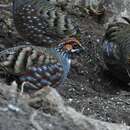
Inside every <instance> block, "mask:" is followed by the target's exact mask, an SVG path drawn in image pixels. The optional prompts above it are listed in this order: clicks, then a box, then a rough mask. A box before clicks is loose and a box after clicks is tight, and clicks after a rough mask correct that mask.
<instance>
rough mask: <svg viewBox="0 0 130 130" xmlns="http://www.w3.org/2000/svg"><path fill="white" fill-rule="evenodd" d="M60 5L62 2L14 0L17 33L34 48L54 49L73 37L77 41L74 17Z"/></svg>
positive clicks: (61, 0)
mask: <svg viewBox="0 0 130 130" xmlns="http://www.w3.org/2000/svg"><path fill="white" fill-rule="evenodd" d="M60 3H61V4H63V3H64V0H14V2H13V17H14V23H15V27H16V29H17V31H18V32H19V33H20V35H21V36H22V37H23V38H24V39H26V40H27V41H29V42H31V43H32V44H33V45H35V46H44V47H56V46H57V45H58V44H59V43H61V42H64V41H67V40H70V39H71V38H73V37H74V38H76V39H78V40H79V37H80V30H79V27H78V25H77V24H76V17H74V16H71V15H70V14H69V13H68V12H67V11H66V10H64V9H62V8H61V7H60ZM63 5H64V4H63Z"/></svg>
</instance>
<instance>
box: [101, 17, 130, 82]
mask: <svg viewBox="0 0 130 130" xmlns="http://www.w3.org/2000/svg"><path fill="white" fill-rule="evenodd" d="M123 19H124V20H125V21H126V23H125V22H116V23H113V24H110V25H109V26H108V28H107V30H106V34H105V36H104V40H103V43H102V49H103V57H104V61H105V64H106V66H107V67H108V69H109V71H110V72H111V73H112V74H113V75H114V76H115V77H116V78H118V79H120V80H121V81H124V82H125V83H129V82H130V20H129V19H128V18H126V17H123Z"/></svg>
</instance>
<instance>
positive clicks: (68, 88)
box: [0, 4, 130, 125]
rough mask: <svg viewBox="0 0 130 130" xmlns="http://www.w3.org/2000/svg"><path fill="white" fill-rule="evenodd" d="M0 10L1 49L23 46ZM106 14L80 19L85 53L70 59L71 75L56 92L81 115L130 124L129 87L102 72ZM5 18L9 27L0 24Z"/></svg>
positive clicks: (5, 13) (22, 42) (5, 15)
mask: <svg viewBox="0 0 130 130" xmlns="http://www.w3.org/2000/svg"><path fill="white" fill-rule="evenodd" d="M113 6H114V4H113ZM107 9H108V8H107ZM0 11H1V14H2V15H0V20H1V22H0V46H1V49H4V48H8V47H11V46H15V45H17V44H24V43H25V42H24V40H23V39H21V38H20V37H19V35H18V34H17V33H16V32H15V31H14V29H13V28H12V27H13V25H12V24H11V25H10V23H11V20H8V18H6V17H7V14H8V13H7V12H4V13H2V12H3V11H2V10H0ZM107 11H108V12H106V15H105V17H103V18H98V17H96V16H90V15H88V14H86V15H85V17H81V18H80V21H81V22H80V28H81V30H82V45H83V46H84V47H85V52H83V53H82V54H80V55H79V56H77V57H76V58H74V60H73V64H72V69H71V72H70V74H69V76H68V79H67V80H66V82H65V83H64V85H63V86H62V87H61V88H60V92H61V95H62V96H63V97H64V99H65V103H66V104H68V105H70V106H72V107H73V108H75V109H76V110H77V111H79V112H81V113H83V114H84V115H87V116H89V117H91V118H94V119H99V120H102V121H107V122H112V123H121V124H126V125H130V87H129V86H127V85H125V84H124V83H122V82H121V81H118V80H117V79H115V78H114V77H112V76H111V75H109V74H108V73H106V72H104V70H103V67H104V63H103V59H102V55H101V53H100V46H101V41H102V37H103V35H104V32H105V27H106V23H107V22H108V21H107V16H109V17H110V16H112V11H110V10H109V9H108V10H107ZM9 17H10V14H9ZM5 19H6V21H7V25H9V27H8V26H6V25H5V24H4V22H2V20H5ZM104 19H105V20H106V21H107V22H106V21H105V20H104ZM109 20H110V19H109ZM104 23H105V24H104Z"/></svg>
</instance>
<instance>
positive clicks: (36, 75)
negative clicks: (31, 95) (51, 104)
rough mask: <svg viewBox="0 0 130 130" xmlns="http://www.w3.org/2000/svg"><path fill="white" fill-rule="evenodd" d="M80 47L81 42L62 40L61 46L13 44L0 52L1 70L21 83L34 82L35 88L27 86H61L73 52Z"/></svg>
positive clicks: (26, 88) (38, 87) (36, 87)
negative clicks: (13, 45)
mask: <svg viewBox="0 0 130 130" xmlns="http://www.w3.org/2000/svg"><path fill="white" fill-rule="evenodd" d="M80 49H81V48H80V44H77V43H75V42H74V43H73V44H72V42H68V43H61V44H59V46H58V47H57V48H45V47H38V46H31V45H22V46H17V47H13V48H9V49H7V50H4V51H2V52H0V69H1V71H0V72H1V74H4V75H5V76H7V75H9V78H11V77H12V80H16V81H17V82H18V83H19V84H21V83H23V82H28V83H30V84H31V88H30V87H29V88H28V87H25V90H29V89H30V90H39V89H41V88H43V87H45V86H51V87H58V86H59V85H61V84H62V83H63V81H64V80H65V79H66V77H67V74H68V72H69V69H70V63H71V54H72V53H75V52H78V51H80ZM32 86H33V87H32Z"/></svg>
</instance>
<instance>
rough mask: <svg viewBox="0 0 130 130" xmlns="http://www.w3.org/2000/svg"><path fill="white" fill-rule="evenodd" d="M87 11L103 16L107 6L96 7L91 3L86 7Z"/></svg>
mask: <svg viewBox="0 0 130 130" xmlns="http://www.w3.org/2000/svg"><path fill="white" fill-rule="evenodd" d="M86 10H87V13H88V14H90V15H95V16H101V15H103V14H104V11H105V8H104V7H101V8H100V7H96V6H94V5H90V6H88V7H86Z"/></svg>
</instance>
